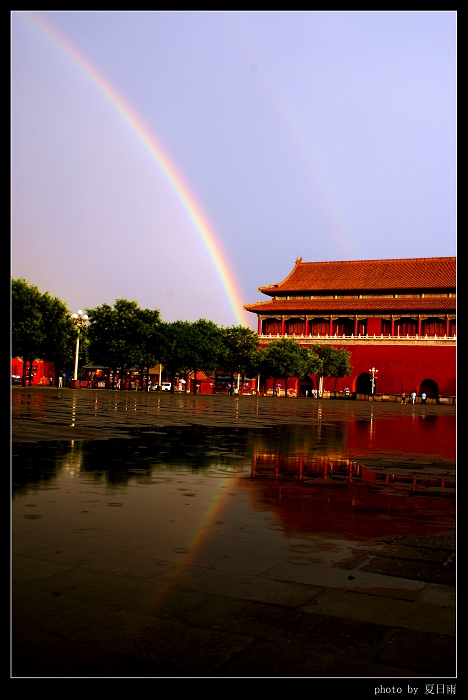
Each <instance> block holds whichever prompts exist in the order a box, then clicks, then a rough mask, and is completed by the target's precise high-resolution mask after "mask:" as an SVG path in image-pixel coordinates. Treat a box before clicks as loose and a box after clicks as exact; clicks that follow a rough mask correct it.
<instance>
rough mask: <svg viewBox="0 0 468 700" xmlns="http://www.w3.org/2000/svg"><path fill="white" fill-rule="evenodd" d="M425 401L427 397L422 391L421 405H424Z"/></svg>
mask: <svg viewBox="0 0 468 700" xmlns="http://www.w3.org/2000/svg"><path fill="white" fill-rule="evenodd" d="M426 399H427V395H426V394H425V392H424V391H423V393H422V394H421V403H426Z"/></svg>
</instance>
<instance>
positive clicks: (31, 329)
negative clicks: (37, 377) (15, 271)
mask: <svg viewBox="0 0 468 700" xmlns="http://www.w3.org/2000/svg"><path fill="white" fill-rule="evenodd" d="M11 314H12V334H11V338H12V344H11V352H12V355H13V356H14V357H21V358H22V359H23V362H24V363H25V366H26V365H27V364H29V368H30V369H31V365H32V363H33V362H34V360H36V359H38V360H39V359H42V360H49V361H50V362H53V363H54V364H55V372H56V375H57V374H58V372H61V371H62V370H63V369H65V368H66V367H67V366H71V364H72V363H73V354H74V348H75V345H74V338H75V337H76V334H75V329H74V326H73V323H72V320H71V315H70V312H69V310H68V308H67V306H66V305H65V304H64V303H63V302H62V301H60V299H58V298H57V297H53V296H51V295H50V294H49V293H48V292H45V293H44V294H42V293H41V292H40V291H39V289H38V287H36V286H35V285H32V284H29V282H27V281H26V280H25V279H22V278H20V279H14V280H12V283H11ZM25 382H26V376H25V375H23V385H24V384H25Z"/></svg>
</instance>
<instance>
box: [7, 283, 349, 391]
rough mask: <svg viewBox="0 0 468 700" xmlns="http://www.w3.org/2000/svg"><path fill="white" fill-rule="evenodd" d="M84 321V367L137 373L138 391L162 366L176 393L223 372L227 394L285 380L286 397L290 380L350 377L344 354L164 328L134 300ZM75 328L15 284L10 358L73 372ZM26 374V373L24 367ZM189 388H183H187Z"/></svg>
mask: <svg viewBox="0 0 468 700" xmlns="http://www.w3.org/2000/svg"><path fill="white" fill-rule="evenodd" d="M86 314H87V315H88V318H89V321H88V324H87V326H86V327H85V328H84V329H82V330H81V332H80V360H81V364H87V363H93V364H97V365H102V366H104V367H109V368H111V369H112V376H113V378H114V379H115V377H116V376H117V374H118V372H120V373H124V372H125V371H127V370H130V369H132V370H135V369H137V370H138V371H139V372H140V374H141V382H140V386H143V384H144V382H143V379H144V378H145V376H146V382H145V384H146V386H148V384H149V382H148V378H149V370H150V368H152V367H154V366H156V365H157V364H161V365H162V366H163V367H164V372H165V374H166V376H167V377H168V379H169V381H170V382H171V391H172V390H173V388H174V380H175V378H176V377H181V378H185V379H186V380H187V379H188V377H189V376H190V375H192V374H193V375H194V380H195V381H194V383H195V384H196V380H197V373H198V372H203V373H205V374H207V375H211V374H213V373H215V372H223V373H224V374H227V375H228V376H230V377H231V382H230V386H231V392H232V391H233V387H234V376H235V375H236V374H240V375H242V379H244V378H245V377H249V378H252V377H257V376H260V377H261V381H262V383H263V385H264V386H265V383H266V380H267V379H268V378H273V380H274V384H273V386H275V384H276V380H278V379H283V380H284V382H285V389H286V391H285V395H287V382H288V379H289V378H292V377H296V378H298V379H301V378H303V377H307V376H310V375H314V376H315V377H316V378H317V381H318V383H319V386H320V385H321V382H323V378H324V377H332V378H335V381H336V379H338V378H340V377H346V376H348V375H349V374H350V373H351V371H352V368H351V365H350V353H349V352H347V351H346V350H345V349H337V348H333V347H331V346H320V345H314V346H313V347H312V348H305V347H301V346H300V345H299V343H297V342H296V341H295V340H294V339H292V338H280V339H278V340H274V341H271V342H270V343H269V344H268V345H267V346H266V347H258V336H257V334H256V333H255V331H253V330H251V329H250V328H247V327H245V326H241V325H237V326H229V327H223V326H218V325H216V324H215V323H214V322H213V321H208V320H207V319H204V318H201V319H199V320H198V321H194V322H190V321H172V322H165V321H163V320H162V318H161V314H160V312H159V310H157V309H145V308H140V307H139V305H138V303H137V302H135V301H128V300H126V299H116V301H115V302H114V304H113V306H111V305H109V304H102V305H101V306H98V307H96V308H94V309H86ZM76 334H77V329H76V327H75V326H74V324H73V321H72V317H71V314H70V311H69V310H68V308H67V306H66V305H65V304H64V303H63V302H62V301H60V300H59V299H57V298H56V297H51V296H50V295H49V294H48V293H47V292H46V293H45V294H41V292H40V291H39V289H38V288H37V287H35V286H34V285H31V284H29V283H28V282H27V281H26V280H24V279H17V280H12V356H14V357H20V358H22V359H23V361H24V364H25V367H26V368H27V369H26V372H24V373H23V385H25V384H26V383H27V373H28V371H29V373H30V372H31V368H32V364H33V362H34V360H36V359H43V360H48V361H51V362H53V363H54V366H55V372H56V381H57V380H58V376H59V375H60V374H62V373H63V372H64V371H66V370H68V369H69V368H71V367H72V365H73V361H74V351H75V341H76ZM28 368H29V369H28ZM186 386H187V384H186Z"/></svg>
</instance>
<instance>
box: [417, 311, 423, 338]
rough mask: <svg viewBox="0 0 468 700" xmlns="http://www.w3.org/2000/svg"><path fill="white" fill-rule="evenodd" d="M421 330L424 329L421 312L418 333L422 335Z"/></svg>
mask: <svg viewBox="0 0 468 700" xmlns="http://www.w3.org/2000/svg"><path fill="white" fill-rule="evenodd" d="M421 331H422V318H421V314H419V316H418V335H421Z"/></svg>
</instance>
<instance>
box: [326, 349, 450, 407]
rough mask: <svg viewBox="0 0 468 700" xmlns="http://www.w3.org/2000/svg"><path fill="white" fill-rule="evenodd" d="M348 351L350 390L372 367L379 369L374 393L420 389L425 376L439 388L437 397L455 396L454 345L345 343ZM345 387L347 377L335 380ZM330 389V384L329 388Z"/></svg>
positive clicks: (340, 387)
mask: <svg viewBox="0 0 468 700" xmlns="http://www.w3.org/2000/svg"><path fill="white" fill-rule="evenodd" d="M346 349H347V350H349V351H350V352H351V366H352V368H353V371H352V374H351V381H352V382H353V385H352V387H350V388H352V390H354V389H355V381H356V380H357V378H358V376H359V375H360V374H361V373H362V372H367V373H368V372H369V369H370V368H371V367H375V368H376V369H378V370H379V372H378V375H377V381H376V393H378V394H399V393H401V392H402V391H405V392H406V393H407V394H409V393H411V392H412V391H413V389H414V390H415V391H416V392H418V393H420V392H419V386H420V384H421V383H422V382H423V381H424V380H425V379H432V380H433V381H434V382H436V384H437V385H438V387H439V395H440V396H455V393H456V381H455V367H456V364H455V359H456V354H455V353H456V348H455V347H454V346H451V347H437V346H432V345H431V346H427V345H423V346H417V345H383V346H382V345H380V344H379V345H352V346H347V347H346ZM338 381H339V382H340V383H341V384H342V386H339V385H337V389H338V390H339V389H344V387H345V386H349V383H350V380H349V379H348V383H346V380H338ZM329 388H333V387H329Z"/></svg>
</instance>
